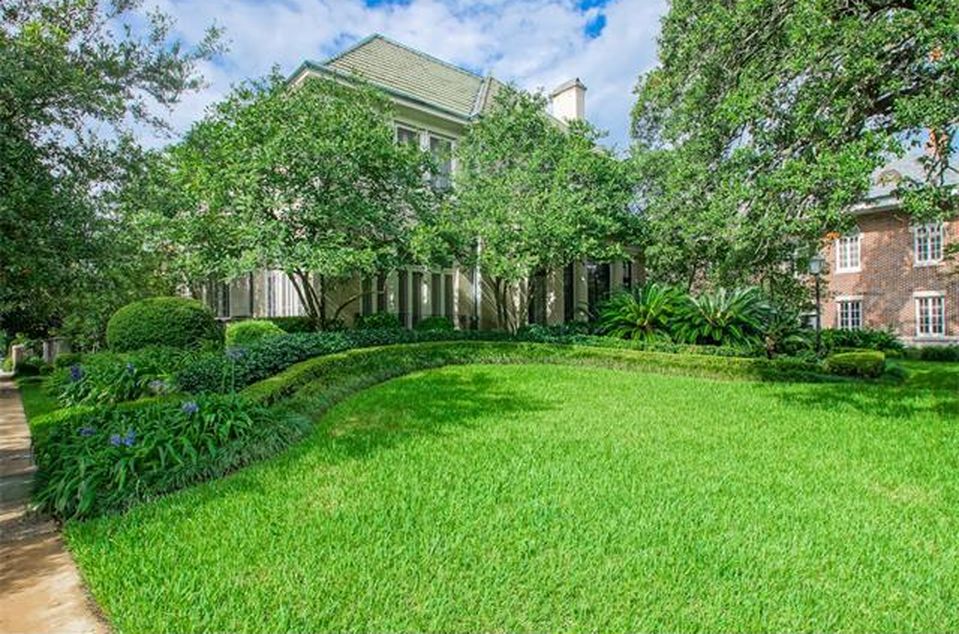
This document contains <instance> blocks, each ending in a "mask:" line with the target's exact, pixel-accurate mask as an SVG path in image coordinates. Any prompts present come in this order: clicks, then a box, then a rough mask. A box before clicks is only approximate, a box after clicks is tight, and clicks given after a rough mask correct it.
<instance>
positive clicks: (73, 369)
mask: <svg viewBox="0 0 959 634" xmlns="http://www.w3.org/2000/svg"><path fill="white" fill-rule="evenodd" d="M83 375H84V372H83V368H82V367H81V366H79V365H77V364H73V365H71V366H70V380H71V381H73V382H74V383H76V382H77V381H79V380H80V379H82V378H83Z"/></svg>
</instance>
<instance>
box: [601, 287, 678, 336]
mask: <svg viewBox="0 0 959 634" xmlns="http://www.w3.org/2000/svg"><path fill="white" fill-rule="evenodd" d="M679 299H680V295H679V293H678V292H677V291H676V290H675V289H674V288H672V287H671V286H664V285H661V284H656V283H655V282H651V283H648V284H646V285H644V286H641V287H639V288H637V289H635V290H634V291H632V292H621V293H617V294H616V295H613V296H612V297H611V298H610V299H609V300H608V301H607V302H606V303H605V304H604V305H603V306H602V307H601V308H600V311H599V330H600V332H602V333H603V334H606V335H609V336H611V337H619V338H621V339H636V340H639V341H656V340H662V339H666V340H668V339H669V326H670V321H671V319H672V317H673V315H674V314H675V312H676V308H677V305H678V303H679Z"/></svg>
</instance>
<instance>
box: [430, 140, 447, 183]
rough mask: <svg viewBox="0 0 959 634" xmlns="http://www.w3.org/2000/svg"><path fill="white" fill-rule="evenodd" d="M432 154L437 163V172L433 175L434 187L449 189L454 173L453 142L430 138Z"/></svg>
mask: <svg viewBox="0 0 959 634" xmlns="http://www.w3.org/2000/svg"><path fill="white" fill-rule="evenodd" d="M430 154H432V155H433V160H434V161H436V171H435V173H434V174H433V187H435V188H436V189H449V187H450V185H451V184H452V181H451V179H450V175H451V174H452V173H453V142H452V141H450V140H449V139H444V138H441V137H435V136H430Z"/></svg>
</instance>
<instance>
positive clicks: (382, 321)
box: [355, 312, 403, 330]
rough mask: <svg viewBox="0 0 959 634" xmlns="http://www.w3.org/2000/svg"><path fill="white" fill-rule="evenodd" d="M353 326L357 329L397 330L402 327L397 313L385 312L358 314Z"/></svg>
mask: <svg viewBox="0 0 959 634" xmlns="http://www.w3.org/2000/svg"><path fill="white" fill-rule="evenodd" d="M355 326H356V329H357V330H390V329H392V330H399V329H400V328H402V327H403V326H402V324H400V318H399V316H398V315H395V314H393V313H386V312H382V313H373V314H372V315H359V316H357V318H356V323H355Z"/></svg>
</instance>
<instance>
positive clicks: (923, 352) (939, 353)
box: [906, 346, 959, 361]
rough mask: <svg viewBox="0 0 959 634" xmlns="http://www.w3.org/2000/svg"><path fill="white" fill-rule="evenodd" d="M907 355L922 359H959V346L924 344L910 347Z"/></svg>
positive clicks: (911, 357)
mask: <svg viewBox="0 0 959 634" xmlns="http://www.w3.org/2000/svg"><path fill="white" fill-rule="evenodd" d="M906 355H907V356H908V357H909V358H910V359H918V360H920V361H959V346H922V347H921V348H908V349H907V350H906Z"/></svg>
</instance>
